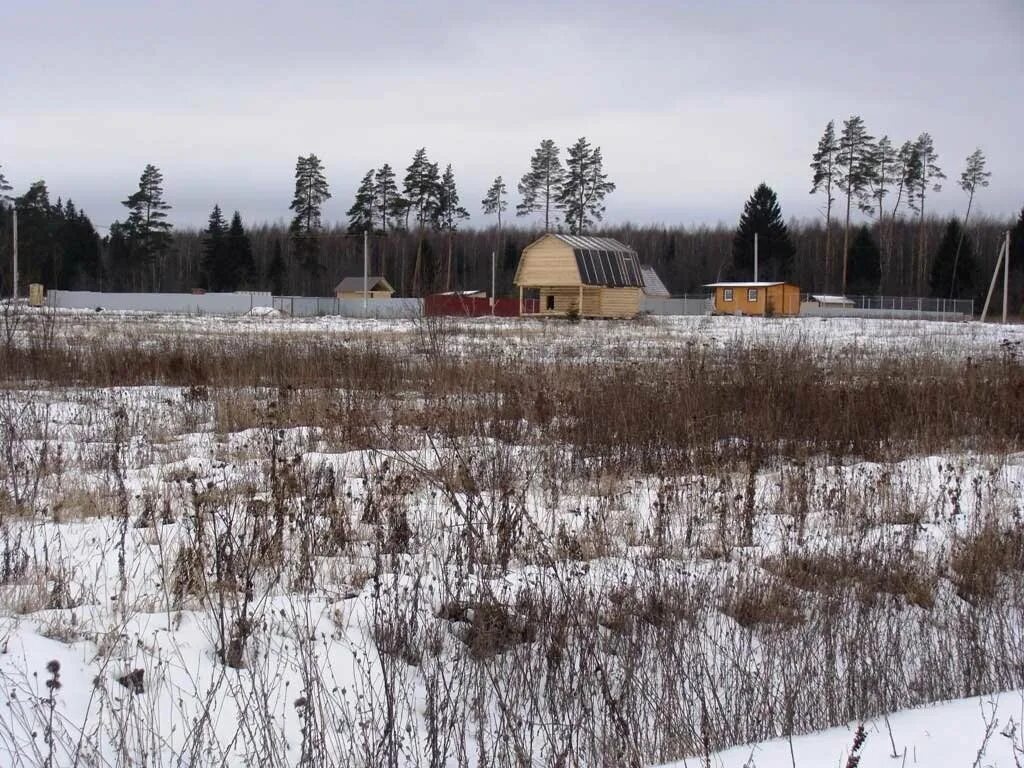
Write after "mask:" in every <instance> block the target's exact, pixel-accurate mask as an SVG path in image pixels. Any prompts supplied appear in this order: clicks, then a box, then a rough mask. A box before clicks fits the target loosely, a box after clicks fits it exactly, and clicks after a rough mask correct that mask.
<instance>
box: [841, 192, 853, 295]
mask: <svg viewBox="0 0 1024 768" xmlns="http://www.w3.org/2000/svg"><path fill="white" fill-rule="evenodd" d="M852 197H853V182H852V181H851V182H847V185H846V226H845V227H844V228H843V256H842V258H843V288H842V291H840V293H842V295H844V296H845V295H846V260H847V254H848V253H849V248H850V203H851V202H852Z"/></svg>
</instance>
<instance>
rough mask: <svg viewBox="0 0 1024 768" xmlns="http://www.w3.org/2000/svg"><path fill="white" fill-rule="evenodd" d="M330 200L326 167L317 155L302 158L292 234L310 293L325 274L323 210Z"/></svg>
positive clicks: (297, 183) (297, 178)
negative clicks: (321, 236) (321, 258)
mask: <svg viewBox="0 0 1024 768" xmlns="http://www.w3.org/2000/svg"><path fill="white" fill-rule="evenodd" d="M330 199H331V193H330V190H329V187H328V185H327V177H326V176H325V175H324V167H323V164H322V163H321V162H320V158H318V157H317V156H316V155H314V154H310V155H309V157H302V156H301V155H300V156H299V158H298V160H297V161H296V162H295V196H294V197H293V199H292V204H291V206H290V208H291V210H293V211H295V217H294V218H293V219H292V223H291V227H290V228H289V234H290V237H291V241H292V247H293V248H294V250H295V254H296V256H297V257H298V262H299V265H300V267H301V268H302V270H303V272H305V274H306V291H307V293H308V292H309V291H310V290H311V289H312V288H313V285H314V281H315V280H316V279H317V278H318V277H319V276H320V273H321V272H322V271H323V265H321V264H320V234H321V232H322V230H323V226H322V223H321V215H322V213H321V208H322V206H323V204H324V201H326V200H330Z"/></svg>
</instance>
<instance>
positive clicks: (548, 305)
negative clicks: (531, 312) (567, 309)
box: [544, 293, 555, 312]
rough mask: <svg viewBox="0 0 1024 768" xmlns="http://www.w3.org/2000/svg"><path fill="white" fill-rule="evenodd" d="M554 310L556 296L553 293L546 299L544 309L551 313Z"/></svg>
mask: <svg viewBox="0 0 1024 768" xmlns="http://www.w3.org/2000/svg"><path fill="white" fill-rule="evenodd" d="M554 308H555V295H554V294H553V293H549V294H548V295H547V296H545V297H544V309H546V310H548V311H549V312H550V311H553V310H554Z"/></svg>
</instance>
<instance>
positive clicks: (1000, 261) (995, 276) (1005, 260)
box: [981, 230, 1010, 323]
mask: <svg viewBox="0 0 1024 768" xmlns="http://www.w3.org/2000/svg"><path fill="white" fill-rule="evenodd" d="M1000 267H1002V268H1003V270H1004V271H1003V322H1004V323H1005V322H1006V301H1007V299H1008V298H1009V292H1010V290H1009V288H1010V277H1009V275H1010V232H1009V230H1007V232H1006V237H1005V238H1004V240H1003V245H1002V247H1000V249H999V258H997V259H996V266H995V269H993V270H992V282H991V283H989V286H988V295H986V296H985V306H984V307H982V309H981V322H983V323H984V322H985V318H987V317H988V307H989V304H991V303H992V294H993V293H994V292H995V289H996V281H997V280H999V268H1000Z"/></svg>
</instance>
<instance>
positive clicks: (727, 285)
mask: <svg viewBox="0 0 1024 768" xmlns="http://www.w3.org/2000/svg"><path fill="white" fill-rule="evenodd" d="M773 285H792V283H785V282H783V281H782V280H778V281H776V282H770V283H766V282H759V283H754V282H750V283H705V284H704V287H705V288H771V287H772V286H773Z"/></svg>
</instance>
